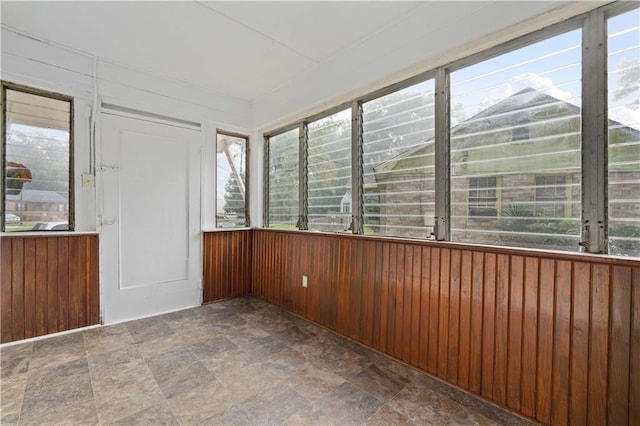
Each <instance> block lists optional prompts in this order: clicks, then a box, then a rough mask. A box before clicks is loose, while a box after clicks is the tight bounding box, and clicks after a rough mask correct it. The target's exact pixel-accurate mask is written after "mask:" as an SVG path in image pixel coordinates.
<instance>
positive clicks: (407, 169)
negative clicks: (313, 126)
mask: <svg viewBox="0 0 640 426" xmlns="http://www.w3.org/2000/svg"><path fill="white" fill-rule="evenodd" d="M433 101H434V82H433V80H428V81H426V82H424V83H420V84H417V85H414V86H411V87H408V88H406V89H403V90H400V91H396V92H393V93H391V94H388V95H386V96H383V97H380V98H378V99H374V100H372V101H369V102H365V103H364V104H363V105H362V127H363V132H362V151H363V162H362V163H363V169H364V170H363V183H364V192H363V203H364V225H365V229H364V231H365V233H372V234H382V235H394V236H404V237H422V238H425V237H429V236H430V235H431V233H432V232H433V226H434V217H435V211H434V207H435V187H434V179H435V175H434V171H435V169H434V139H433V136H434V131H433V123H434V120H433V118H434V115H433V114H434V105H433Z"/></svg>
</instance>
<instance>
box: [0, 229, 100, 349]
mask: <svg viewBox="0 0 640 426" xmlns="http://www.w3.org/2000/svg"><path fill="white" fill-rule="evenodd" d="M0 251H1V253H0V267H1V268H2V273H1V279H0V281H1V282H0V307H1V309H2V313H1V321H2V322H1V323H0V336H1V341H2V343H6V342H12V341H16V340H22V339H26V338H30V337H37V336H42V335H45V334H50V333H57V332H60V331H67V330H72V329H74V328H80V327H86V326H89V325H95V324H99V323H100V299H99V295H100V294H99V284H98V281H99V278H98V236H97V235H86V234H79V235H58V236H54V235H51V236H49V235H47V236H2V237H1V238H0Z"/></svg>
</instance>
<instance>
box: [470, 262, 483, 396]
mask: <svg viewBox="0 0 640 426" xmlns="http://www.w3.org/2000/svg"><path fill="white" fill-rule="evenodd" d="M472 262H473V265H472V272H471V274H472V278H471V283H472V290H471V292H472V302H471V346H470V354H469V389H470V390H471V391H472V392H475V393H477V394H480V391H481V384H482V344H483V339H482V337H483V332H484V331H483V327H484V324H483V315H484V300H485V297H484V254H483V253H480V252H473V254H472Z"/></svg>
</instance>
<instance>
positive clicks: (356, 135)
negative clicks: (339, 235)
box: [351, 101, 364, 234]
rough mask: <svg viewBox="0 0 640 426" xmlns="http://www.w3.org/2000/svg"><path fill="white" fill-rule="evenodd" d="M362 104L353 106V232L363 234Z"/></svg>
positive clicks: (357, 103) (358, 103)
mask: <svg viewBox="0 0 640 426" xmlns="http://www.w3.org/2000/svg"><path fill="white" fill-rule="evenodd" d="M362 155H363V151H362V103H360V102H358V101H354V102H353V104H352V105H351V158H352V161H351V167H352V170H351V182H352V183H351V209H352V210H351V232H352V233H354V234H362V233H363V223H364V199H363V196H362V194H363V192H364V188H363V185H364V179H363V174H364V170H363V167H362V161H363V160H362Z"/></svg>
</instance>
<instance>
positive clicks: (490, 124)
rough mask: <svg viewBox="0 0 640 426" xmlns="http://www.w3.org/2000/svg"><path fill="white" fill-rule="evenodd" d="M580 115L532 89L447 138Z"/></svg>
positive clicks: (386, 166)
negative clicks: (555, 116)
mask: <svg viewBox="0 0 640 426" xmlns="http://www.w3.org/2000/svg"><path fill="white" fill-rule="evenodd" d="M568 114H569V115H571V114H573V115H576V116H578V115H579V114H580V107H578V106H576V105H574V104H572V103H570V102H567V101H563V100H561V99H558V98H556V97H553V96H551V95H548V94H546V93H544V92H541V91H539V90H536V89H534V88H531V87H528V88H525V89H523V90H521V91H519V92H517V93H515V94H513V95H511V96H509V97H507V98H505V99H503V100H501V101H500V102H498V103H496V104H495V105H492V106H490V107H488V108H486V109H484V110H482V111H480V112H478V113H477V114H475V115H474V116H472V117H470V118H468V119H466V120H465V121H463V122H461V123H459V124H457V125H456V126H454V127H453V128H452V129H451V136H452V137H453V136H464V135H465V134H476V133H481V132H483V131H486V132H488V131H495V130H500V129H501V130H506V129H515V128H518V127H520V126H525V125H529V124H531V123H535V122H541V121H543V120H550V119H552V118H553V116H554V115H557V116H558V117H563V118H566V117H567V115H568ZM609 126H610V127H612V128H613V127H615V128H616V129H618V131H621V132H625V133H629V134H631V135H633V136H635V137H640V131H639V130H637V129H633V128H631V127H628V126H625V125H623V124H621V123H618V122H617V121H614V120H609ZM433 142H434V138H433V137H432V138H429V139H427V140H426V141H425V143H424V144H422V145H418V146H415V147H412V148H410V149H407V150H406V151H404V152H402V153H400V154H398V155H397V156H395V157H394V158H391V159H389V160H387V161H385V162H383V163H380V164H379V165H377V166H376V167H374V172H375V173H376V174H377V173H380V172H385V171H390V170H393V168H394V167H395V166H396V164H397V163H398V161H400V160H402V159H405V158H409V157H411V156H412V155H414V154H415V153H417V152H419V151H420V150H423V149H425V147H427V146H429V144H433Z"/></svg>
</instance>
